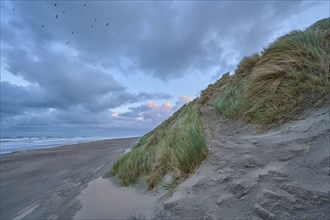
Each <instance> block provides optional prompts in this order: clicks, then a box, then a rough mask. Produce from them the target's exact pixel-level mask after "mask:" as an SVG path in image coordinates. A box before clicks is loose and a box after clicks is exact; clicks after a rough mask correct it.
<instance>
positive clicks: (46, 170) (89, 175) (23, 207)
mask: <svg viewBox="0 0 330 220" xmlns="http://www.w3.org/2000/svg"><path fill="white" fill-rule="evenodd" d="M138 140H139V138H123V139H110V140H100V141H93V142H87V143H79V144H71V145H64V146H58V147H53V148H46V149H35V150H29V151H25V152H15V153H8V154H1V155H0V170H1V174H0V176H1V185H0V192H1V193H0V196H1V209H0V211H1V216H0V217H1V219H24V218H28V219H72V218H73V216H74V215H75V214H76V212H77V211H78V210H79V209H81V206H82V204H81V202H80V201H79V200H78V199H77V197H78V195H80V193H81V192H82V190H83V189H84V188H86V187H87V183H89V182H91V181H92V180H94V179H97V178H99V177H101V176H103V175H104V174H106V172H108V170H109V169H110V167H111V164H112V163H113V161H114V160H115V159H117V158H118V157H119V156H120V155H122V153H123V151H124V150H125V149H127V148H129V147H132V146H133V144H134V143H136V142H137V141H138Z"/></svg>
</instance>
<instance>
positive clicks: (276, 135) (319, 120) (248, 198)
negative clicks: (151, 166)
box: [156, 104, 330, 219]
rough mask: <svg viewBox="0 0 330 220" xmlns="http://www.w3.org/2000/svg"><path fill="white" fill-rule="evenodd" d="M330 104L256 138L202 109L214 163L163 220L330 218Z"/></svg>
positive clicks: (163, 210)
mask: <svg viewBox="0 0 330 220" xmlns="http://www.w3.org/2000/svg"><path fill="white" fill-rule="evenodd" d="M329 107H330V105H329V104H327V105H325V106H324V107H323V108H320V109H316V110H315V109H314V110H310V111H309V112H306V113H305V114H303V115H302V116H301V117H300V118H299V120H296V121H293V122H290V123H286V124H283V125H282V126H280V127H277V128H276V129H272V130H269V131H267V132H266V133H262V134H260V133H258V132H257V129H256V128H255V127H254V126H253V125H251V124H245V123H243V122H240V121H236V122H234V123H233V122H231V121H228V120H226V119H224V118H222V117H219V115H217V114H216V112H215V110H214V109H213V108H212V107H211V106H209V105H205V106H204V107H202V108H201V115H202V121H203V126H204V130H205V133H206V140H207V146H208V148H209V157H208V159H207V160H206V161H204V162H203V163H202V165H201V166H200V167H199V168H198V169H197V171H196V172H195V174H193V175H192V176H191V177H189V178H188V179H186V180H185V181H184V182H183V183H182V184H180V185H179V186H178V188H177V189H176V190H175V192H174V194H173V196H172V197H170V198H168V199H167V200H166V201H165V202H164V203H163V204H162V205H160V206H159V208H158V210H157V212H156V213H157V214H156V218H157V219H159V218H160V219H329V218H330V215H329V210H330V176H329V175H330V168H329V162H330V147H329V134H330V132H329V131H330V127H329V118H330V117H329V116H330V111H329V109H330V108H329Z"/></svg>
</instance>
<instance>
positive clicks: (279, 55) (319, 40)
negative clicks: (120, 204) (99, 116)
mask: <svg viewBox="0 0 330 220" xmlns="http://www.w3.org/2000/svg"><path fill="white" fill-rule="evenodd" d="M329 62H330V19H329V18H327V19H323V20H321V21H318V22H316V23H315V24H313V25H312V26H310V27H309V28H307V29H306V30H304V31H293V32H291V33H289V34H286V35H284V36H282V37H280V38H278V39H277V40H276V41H275V42H274V43H272V44H270V45H269V46H268V47H267V48H265V49H264V50H263V51H262V52H261V53H260V54H259V53H256V54H253V55H252V56H249V57H245V58H244V59H243V60H242V61H241V62H240V63H239V64H238V65H237V69H236V71H235V74H233V75H230V74H229V73H226V74H224V75H223V76H222V78H221V79H219V80H218V81H217V82H215V83H214V84H212V85H209V86H208V88H207V89H205V90H204V91H202V93H201V96H200V98H198V99H196V100H194V101H193V102H191V103H189V104H188V105H185V106H183V107H182V108H181V109H180V110H179V111H177V112H176V113H175V114H174V115H173V116H172V117H170V118H169V119H167V120H166V121H164V122H163V123H162V124H161V125H159V126H158V127H157V128H155V129H154V130H153V131H151V132H149V133H148V134H146V135H145V136H143V137H142V138H141V140H140V141H139V143H138V144H136V145H135V146H134V147H133V149H132V151H131V152H129V153H127V154H125V155H123V156H122V157H121V158H119V159H118V160H117V161H115V163H114V164H113V166H112V169H111V171H110V174H111V175H114V176H116V177H117V179H118V181H119V183H120V184H122V185H126V186H127V185H131V184H134V183H135V182H136V181H137V179H138V178H139V177H140V176H142V177H143V179H144V181H145V183H146V185H147V187H148V188H149V189H153V188H154V187H156V186H157V185H159V184H161V185H163V186H164V187H165V188H166V189H168V190H169V191H171V190H172V189H174V187H175V186H176V185H177V184H178V183H179V182H180V181H182V180H183V179H184V178H186V177H187V176H188V175H189V174H190V173H192V172H193V171H194V170H195V169H196V167H197V166H198V165H199V164H200V163H201V162H202V161H203V160H204V159H205V158H206V156H207V153H208V151H207V147H206V146H205V140H204V135H203V129H202V124H201V121H200V105H205V104H206V103H213V104H214V107H215V109H216V110H217V111H218V112H219V113H221V114H223V115H225V116H227V117H229V118H232V119H238V118H241V119H244V120H246V121H248V122H252V123H256V124H260V125H261V127H262V128H263V129H268V128H271V127H274V126H276V125H279V124H280V123H283V122H285V121H286V120H288V119H292V118H294V117H296V116H297V115H299V113H300V112H302V111H303V110H304V109H306V108H307V107H312V106H316V105H320V104H322V102H324V101H325V100H326V98H327V95H328V94H329V92H330V83H329V82H330V74H329V68H330V64H329Z"/></svg>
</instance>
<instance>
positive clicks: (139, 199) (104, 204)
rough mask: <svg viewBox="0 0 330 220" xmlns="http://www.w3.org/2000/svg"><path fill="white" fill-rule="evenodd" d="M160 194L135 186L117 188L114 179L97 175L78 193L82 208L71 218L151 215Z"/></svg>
mask: <svg viewBox="0 0 330 220" xmlns="http://www.w3.org/2000/svg"><path fill="white" fill-rule="evenodd" d="M159 198H160V195H159V194H157V195H155V194H154V195H153V194H152V193H151V192H146V191H145V190H142V189H140V190H139V188H137V187H129V188H128V187H120V188H119V187H118V185H117V184H115V183H114V182H113V179H110V178H105V179H104V178H102V177H99V178H97V179H95V180H93V181H91V182H89V183H88V187H87V188H86V189H84V190H83V191H82V193H81V194H80V195H79V197H78V199H79V200H80V201H81V203H82V208H81V209H80V210H79V211H78V212H77V213H76V215H75V216H74V219H76V220H79V219H129V218H134V217H135V218H138V219H151V218H152V215H153V211H154V209H155V207H156V202H157V201H158V199H159Z"/></svg>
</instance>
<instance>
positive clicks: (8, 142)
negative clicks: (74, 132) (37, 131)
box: [0, 136, 114, 154]
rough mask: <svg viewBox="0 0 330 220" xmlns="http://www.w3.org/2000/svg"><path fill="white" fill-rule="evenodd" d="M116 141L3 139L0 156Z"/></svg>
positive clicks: (44, 137) (85, 138)
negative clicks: (64, 146)
mask: <svg viewBox="0 0 330 220" xmlns="http://www.w3.org/2000/svg"><path fill="white" fill-rule="evenodd" d="M108 139H114V138H111V137H48V136H40V137H39V136H38V137H36V136H34V137H1V138H0V154H7V153H12V152H20V151H28V150H37V149H46V148H52V147H59V146H63V145H69V144H79V143H86V142H91V141H99V140H108Z"/></svg>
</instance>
